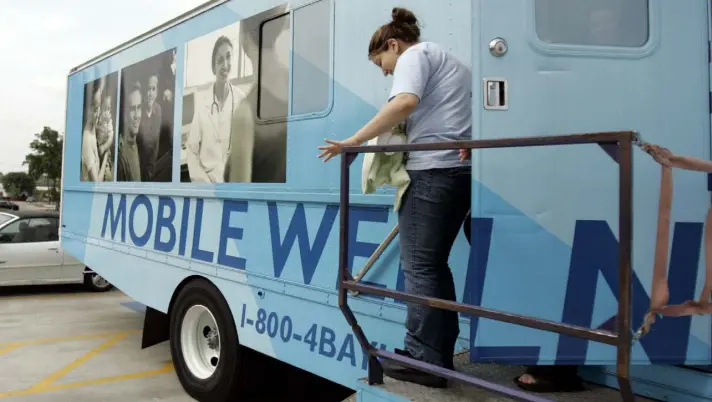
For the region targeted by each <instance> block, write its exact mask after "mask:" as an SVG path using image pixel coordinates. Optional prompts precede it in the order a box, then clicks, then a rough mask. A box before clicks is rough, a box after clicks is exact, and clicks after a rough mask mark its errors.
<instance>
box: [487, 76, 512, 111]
mask: <svg viewBox="0 0 712 402" xmlns="http://www.w3.org/2000/svg"><path fill="white" fill-rule="evenodd" d="M483 82H484V85H483V92H484V107H485V109H487V110H507V109H509V88H508V86H507V80H505V79H504V78H485V79H484V80H483Z"/></svg>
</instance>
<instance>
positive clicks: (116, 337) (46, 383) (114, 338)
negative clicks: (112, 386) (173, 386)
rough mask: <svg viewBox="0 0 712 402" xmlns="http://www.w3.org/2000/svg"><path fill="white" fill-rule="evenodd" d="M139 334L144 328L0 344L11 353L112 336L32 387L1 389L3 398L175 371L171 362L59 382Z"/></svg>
mask: <svg viewBox="0 0 712 402" xmlns="http://www.w3.org/2000/svg"><path fill="white" fill-rule="evenodd" d="M136 333H141V331H140V330H134V331H124V332H118V333H116V332H114V333H108V334H106V333H104V334H88V335H77V336H67V337H60V338H46V339H36V340H31V341H22V342H4V343H0V356H1V355H3V354H7V353H10V352H12V351H14V350H17V349H19V348H22V347H26V346H32V345H41V344H51V343H60V342H68V341H77V340H90V339H106V338H108V340H106V341H105V342H104V343H102V344H101V345H99V346H97V347H96V348H94V349H92V350H90V351H89V352H87V353H85V354H84V355H82V356H81V357H79V358H78V359H76V360H75V361H73V362H72V363H70V364H68V365H66V366H64V367H62V368H61V369H59V370H57V371H55V372H54V373H52V374H50V375H49V376H47V377H46V378H44V379H42V380H41V381H39V382H38V383H36V384H34V385H33V386H31V387H30V388H27V389H23V390H17V391H8V392H0V399H3V398H9V397H13V396H24V395H32V394H41V393H47V392H53V391H59V390H64V389H71V388H79V387H87V386H91V385H98V384H106V383H111V382H119V381H128V380H136V379H141V378H147V377H153V376H156V375H160V374H165V373H169V372H173V370H174V369H173V363H172V362H168V363H166V364H164V365H163V366H162V367H160V368H158V369H154V370H147V371H141V372H137V373H129V374H123V375H118V376H111V377H103V378H96V379H91V380H85V381H76V382H71V383H66V384H56V382H57V381H59V380H60V379H62V378H63V377H65V376H66V375H67V374H69V373H71V372H72V371H73V370H75V369H77V368H78V367H80V366H82V365H83V364H85V363H86V362H88V361H89V360H91V359H92V358H93V357H95V356H97V355H99V354H101V353H102V352H105V351H106V350H108V349H110V348H111V347H112V346H114V345H116V344H117V343H119V342H121V341H123V340H125V339H126V338H128V337H129V336H130V335H132V334H136Z"/></svg>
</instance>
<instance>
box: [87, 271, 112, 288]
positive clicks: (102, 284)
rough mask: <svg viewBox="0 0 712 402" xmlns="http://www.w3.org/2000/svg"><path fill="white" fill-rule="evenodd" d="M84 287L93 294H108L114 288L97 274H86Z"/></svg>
mask: <svg viewBox="0 0 712 402" xmlns="http://www.w3.org/2000/svg"><path fill="white" fill-rule="evenodd" d="M84 286H86V288H87V289H89V290H91V291H92V292H106V291H108V290H111V288H113V287H114V286H113V285H112V284H111V283H110V282H109V281H107V280H106V279H104V278H103V277H102V276H101V275H99V274H97V273H96V272H92V273H85V274H84Z"/></svg>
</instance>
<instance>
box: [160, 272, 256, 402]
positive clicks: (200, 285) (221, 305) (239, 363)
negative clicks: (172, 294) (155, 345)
mask: <svg viewBox="0 0 712 402" xmlns="http://www.w3.org/2000/svg"><path fill="white" fill-rule="evenodd" d="M196 305H202V306H204V307H206V308H207V309H208V310H209V311H210V313H211V314H212V315H213V317H214V318H215V321H216V323H217V327H218V334H219V339H220V357H219V360H218V365H217V367H216V369H215V372H214V373H213V374H212V375H211V376H210V377H208V378H207V379H204V380H202V379H200V378H198V377H196V376H194V375H193V374H192V373H191V371H190V369H189V368H188V366H187V365H186V363H185V359H184V356H183V351H182V348H181V327H182V324H183V318H184V317H185V314H186V312H187V311H188V310H189V309H190V308H191V307H193V306H196ZM170 320H171V322H170V345H171V356H172V358H173V367H175V371H176V374H177V376H178V380H179V381H180V383H181V385H182V386H183V389H184V390H185V391H186V392H187V393H188V395H190V396H191V397H192V398H194V399H195V400H197V401H200V402H227V401H241V400H245V399H243V398H244V396H245V395H246V393H247V392H248V390H247V385H248V377H249V373H248V372H247V368H248V366H249V363H248V360H249V359H248V354H249V352H248V350H247V349H246V348H243V347H241V346H240V344H239V338H238V336H237V329H236V326H235V321H234V319H233V317H232V313H231V312H230V308H229V306H228V304H227V301H225V298H224V297H223V296H222V294H221V293H220V291H219V290H218V289H217V288H216V287H215V286H214V285H213V284H212V283H210V282H208V281H207V280H203V279H196V280H193V281H191V282H189V283H188V284H187V285H186V286H185V287H184V288H183V289H181V291H180V293H179V294H178V296H177V297H176V299H175V302H174V304H173V306H172V307H171V313H170Z"/></svg>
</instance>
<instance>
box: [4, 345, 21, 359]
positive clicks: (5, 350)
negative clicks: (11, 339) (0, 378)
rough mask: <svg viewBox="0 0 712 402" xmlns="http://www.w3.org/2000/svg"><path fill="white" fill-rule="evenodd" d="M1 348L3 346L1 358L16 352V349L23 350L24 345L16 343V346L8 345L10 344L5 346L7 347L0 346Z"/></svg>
mask: <svg viewBox="0 0 712 402" xmlns="http://www.w3.org/2000/svg"><path fill="white" fill-rule="evenodd" d="M0 346H1V347H0V356H2V355H4V354H7V353H10V352H12V351H13V350H15V349H19V348H21V347H22V344H20V343H15V344H11V343H8V344H5V345H0Z"/></svg>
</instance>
